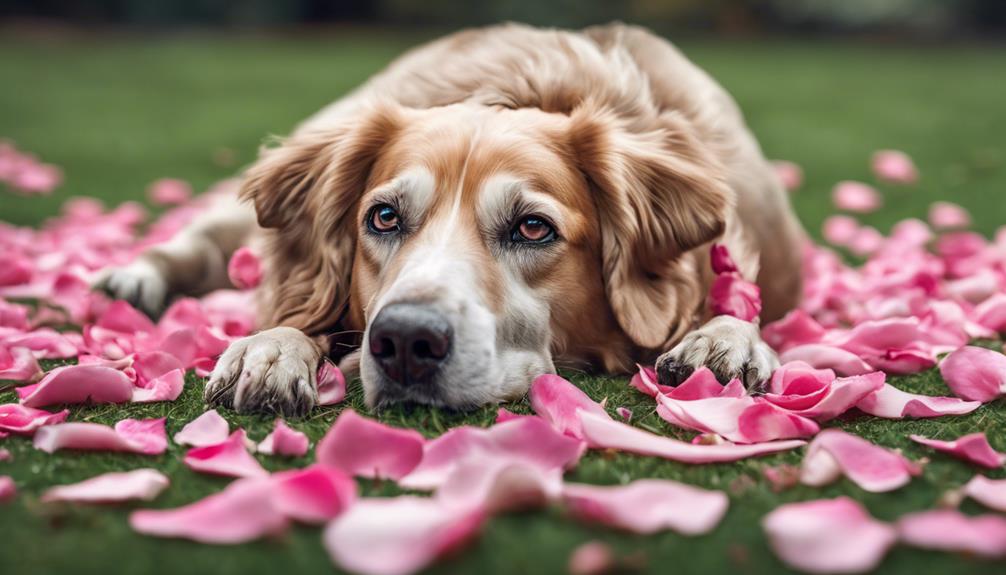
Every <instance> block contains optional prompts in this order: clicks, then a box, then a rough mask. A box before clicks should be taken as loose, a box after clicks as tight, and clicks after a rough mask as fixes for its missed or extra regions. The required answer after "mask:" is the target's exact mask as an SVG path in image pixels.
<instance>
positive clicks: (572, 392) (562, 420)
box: [528, 374, 611, 439]
mask: <svg viewBox="0 0 1006 575" xmlns="http://www.w3.org/2000/svg"><path fill="white" fill-rule="evenodd" d="M528 395H529V397H530V399H531V407H532V408H533V409H534V412H535V413H537V414H538V415H539V416H541V417H543V418H544V419H545V420H546V421H548V422H549V423H551V424H552V427H554V428H555V429H556V431H558V432H559V433H565V434H566V435H569V436H570V437H575V438H577V439H583V434H582V433H581V432H580V418H579V417H578V416H577V413H578V412H579V411H581V410H583V411H588V412H590V413H593V414H595V415H597V416H599V417H609V418H610V417H611V416H610V415H608V412H606V411H605V410H604V408H603V407H601V406H600V405H599V404H598V403H597V402H595V401H594V400H593V399H591V398H590V397H589V396H588V395H587V394H586V393H584V392H583V391H582V390H580V389H579V388H578V387H576V386H574V385H573V384H572V383H570V382H568V381H566V380H565V379H563V378H561V377H559V376H558V375H552V374H545V375H540V376H538V377H537V378H535V380H534V381H533V382H532V383H531V391H530V392H529V393H528Z"/></svg>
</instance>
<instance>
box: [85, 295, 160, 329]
mask: <svg viewBox="0 0 1006 575" xmlns="http://www.w3.org/2000/svg"><path fill="white" fill-rule="evenodd" d="M96 325H97V326H98V327H102V328H105V329H108V330H112V331H117V332H121V333H127V334H135V333H149V332H152V331H154V324H153V322H151V321H150V318H148V317H147V316H146V315H144V314H143V312H141V311H139V310H137V309H136V308H134V307H133V306H131V305H129V303H127V302H124V301H121V300H120V301H115V302H112V304H111V305H109V306H108V309H106V310H105V313H103V314H101V317H100V318H98V322H97V324H96Z"/></svg>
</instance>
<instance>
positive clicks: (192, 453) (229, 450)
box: [183, 429, 268, 477]
mask: <svg viewBox="0 0 1006 575" xmlns="http://www.w3.org/2000/svg"><path fill="white" fill-rule="evenodd" d="M245 442H246V440H245V432H244V430H243V429H239V430H237V431H235V432H234V433H232V434H231V435H230V437H228V438H227V440H226V441H224V442H223V443H218V444H217V445H207V446H206V447H195V448H192V449H190V450H189V451H188V453H186V454H185V459H184V460H183V461H184V462H185V465H187V466H188V467H189V469H192V470H193V471H198V472H200V473H209V474H212V475H224V476H227V477H262V476H265V475H268V472H267V471H266V470H265V469H263V468H262V465H261V464H260V463H259V462H258V461H257V460H256V459H255V458H254V457H252V455H251V454H250V453H248V448H247V446H246V445H245Z"/></svg>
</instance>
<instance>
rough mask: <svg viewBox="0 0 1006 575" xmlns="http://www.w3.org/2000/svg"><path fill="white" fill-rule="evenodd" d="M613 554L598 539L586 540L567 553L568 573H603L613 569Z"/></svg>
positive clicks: (601, 574) (585, 574)
mask: <svg viewBox="0 0 1006 575" xmlns="http://www.w3.org/2000/svg"><path fill="white" fill-rule="evenodd" d="M615 567H616V563H615V554H614V553H613V552H612V551H611V547H609V546H608V545H607V544H605V543H602V542H600V541H588V542H587V543H584V544H583V545H580V546H579V547H577V548H576V549H574V550H573V552H572V553H571V554H570V555H569V564H568V565H567V567H566V570H567V571H569V575H605V574H606V573H613V572H614V571H615Z"/></svg>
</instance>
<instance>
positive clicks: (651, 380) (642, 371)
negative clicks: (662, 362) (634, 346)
mask: <svg viewBox="0 0 1006 575" xmlns="http://www.w3.org/2000/svg"><path fill="white" fill-rule="evenodd" d="M636 367H638V368H639V371H638V372H637V373H634V374H633V375H632V379H630V380H629V385H631V386H632V387H634V388H636V389H638V390H639V391H641V392H643V393H645V394H646V395H649V396H650V397H656V396H657V394H658V393H669V392H670V391H671V390H673V389H674V388H673V387H671V386H669V385H660V384H659V383H657V372H655V371H653V368H652V367H643V366H641V365H637V366H636Z"/></svg>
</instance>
